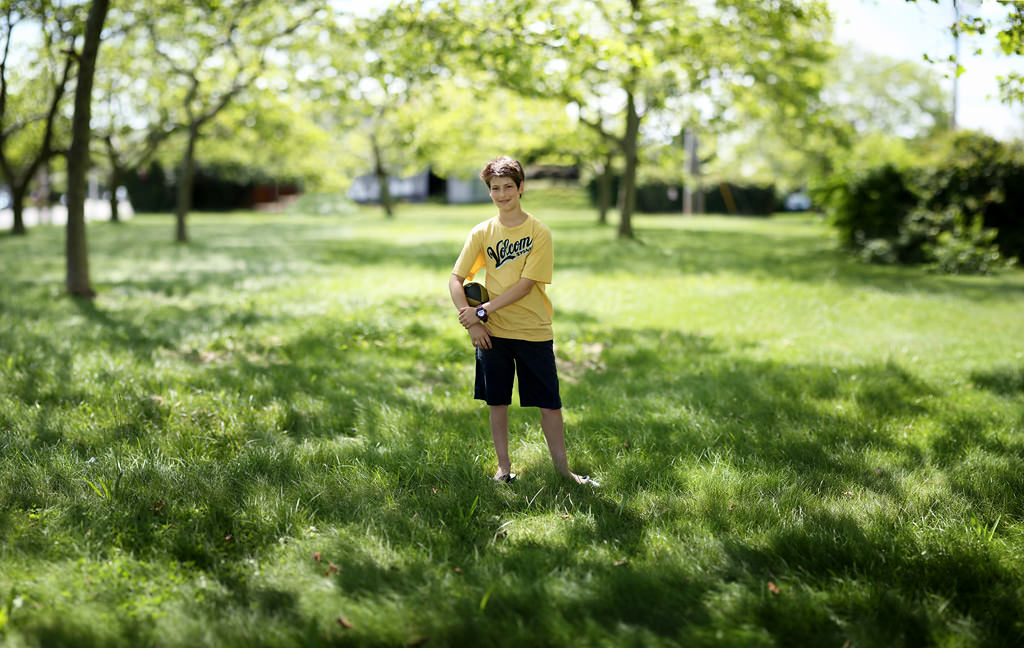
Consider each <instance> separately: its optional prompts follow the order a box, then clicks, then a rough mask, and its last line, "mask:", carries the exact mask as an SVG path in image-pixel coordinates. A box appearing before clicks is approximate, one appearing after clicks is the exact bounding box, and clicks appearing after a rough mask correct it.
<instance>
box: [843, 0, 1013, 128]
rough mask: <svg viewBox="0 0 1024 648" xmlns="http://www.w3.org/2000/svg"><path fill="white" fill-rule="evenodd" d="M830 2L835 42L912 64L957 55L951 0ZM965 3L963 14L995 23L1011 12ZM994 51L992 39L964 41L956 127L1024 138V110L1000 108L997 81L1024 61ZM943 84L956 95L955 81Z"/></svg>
mask: <svg viewBox="0 0 1024 648" xmlns="http://www.w3.org/2000/svg"><path fill="white" fill-rule="evenodd" d="M828 1H829V5H830V7H831V8H832V11H833V14H834V16H835V38H836V41H837V42H840V43H853V44H855V45H856V46H858V47H860V48H861V49H865V50H867V51H871V52H875V53H878V54H885V55H887V56H891V57H893V58H898V59H906V60H912V61H923V59H922V57H923V55H924V54H926V53H927V54H928V55H929V56H930V57H931V58H932V59H934V60H942V59H946V58H947V57H948V56H949V55H950V54H952V53H953V37H952V36H951V35H950V34H949V25H950V24H951V23H952V22H953V20H954V18H953V16H954V14H953V8H952V2H951V0H941V2H940V3H939V4H936V3H934V2H932V1H931V0H918V2H916V3H911V2H906V1H905V0H828ZM961 3H962V6H964V9H963V11H964V12H965V13H966V12H970V13H972V14H977V13H979V12H980V13H981V15H982V16H985V17H988V18H992V19H999V18H1000V17H1002V16H1005V15H1006V11H1007V10H1006V8H1005V7H1001V6H1000V5H999V4H998V3H996V2H995V1H994V0H961ZM979 48H981V49H982V50H984V53H983V55H981V56H977V55H975V54H974V50H976V49H979ZM996 50H997V43H996V40H995V37H994V36H992V35H989V36H985V37H964V38H962V39H961V46H960V56H961V60H962V64H963V66H964V67H965V68H966V69H967V71H966V72H965V73H964V74H962V75H961V76H960V81H959V86H960V88H959V106H958V110H957V123H958V124H959V125H960V126H962V127H964V128H971V129H977V130H981V131H984V132H986V133H989V134H991V135H993V136H995V137H998V138H1000V139H1010V138H1015V137H1017V138H1024V107H1022V106H1016V107H1012V108H1011V107H1008V106H1005V105H1003V104H1001V103H1000V102H999V97H998V95H999V86H998V82H997V80H996V78H997V77H998V76H1000V75H1005V74H1006V73H1007V72H1010V71H1012V70H1018V71H1024V60H1022V58H1021V57H1019V56H1018V57H1008V56H1005V55H1003V54H1002V53H996ZM926 65H927V64H926ZM940 69H941V68H940ZM947 69H948V68H947ZM944 84H945V85H944V87H946V88H947V89H950V93H951V96H952V81H950V80H945V81H944Z"/></svg>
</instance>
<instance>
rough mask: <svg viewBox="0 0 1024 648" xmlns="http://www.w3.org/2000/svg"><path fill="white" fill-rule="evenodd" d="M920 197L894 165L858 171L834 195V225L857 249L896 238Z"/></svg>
mask: <svg viewBox="0 0 1024 648" xmlns="http://www.w3.org/2000/svg"><path fill="white" fill-rule="evenodd" d="M917 202H918V197H917V195H916V194H915V193H914V192H913V190H912V189H911V188H910V186H909V182H907V180H906V179H905V177H904V173H903V172H901V171H900V170H899V169H898V168H896V167H895V166H893V165H892V164H884V165H882V166H880V167H876V168H871V169H866V170H863V171H858V172H856V173H855V174H854V175H853V176H852V177H850V178H849V179H848V180H846V182H845V184H844V185H843V186H842V187H840V188H839V189H838V191H836V192H835V194H834V195H833V196H832V204H831V214H830V216H831V222H832V225H833V226H834V227H835V228H836V231H837V232H838V234H839V239H840V241H842V243H843V244H844V245H846V246H847V247H850V248H853V249H856V248H859V247H862V246H864V245H865V244H866V243H867V242H868V241H871V240H873V239H885V240H892V239H895V238H896V237H897V236H898V235H899V232H900V226H901V225H902V223H903V221H904V220H905V219H906V217H907V214H909V213H910V210H911V209H913V207H914V206H915V205H916V204H917Z"/></svg>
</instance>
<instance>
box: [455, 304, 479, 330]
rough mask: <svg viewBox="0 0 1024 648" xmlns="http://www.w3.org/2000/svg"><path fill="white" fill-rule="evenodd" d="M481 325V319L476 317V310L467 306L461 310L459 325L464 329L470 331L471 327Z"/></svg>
mask: <svg viewBox="0 0 1024 648" xmlns="http://www.w3.org/2000/svg"><path fill="white" fill-rule="evenodd" d="M479 323H480V318H479V317H477V316H476V308H474V307H472V306H466V307H465V308H460V309H459V324H462V326H463V328H465V329H467V330H469V328H470V327H471V326H473V325H475V324H479Z"/></svg>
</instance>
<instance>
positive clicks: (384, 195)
mask: <svg viewBox="0 0 1024 648" xmlns="http://www.w3.org/2000/svg"><path fill="white" fill-rule="evenodd" d="M372 142H373V171H374V175H376V176H377V186H379V187H380V204H381V207H383V208H384V213H385V214H387V217H388V218H394V217H395V210H394V207H393V204H394V202H393V201H392V199H391V187H390V186H389V185H388V172H387V169H385V168H384V157H383V155H382V154H381V150H380V147H379V146H377V139H376V138H372Z"/></svg>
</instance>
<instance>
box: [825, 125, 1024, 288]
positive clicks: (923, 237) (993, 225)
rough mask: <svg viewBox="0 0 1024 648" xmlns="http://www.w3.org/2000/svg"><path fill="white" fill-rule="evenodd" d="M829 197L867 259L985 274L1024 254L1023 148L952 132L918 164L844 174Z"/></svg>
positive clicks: (846, 238)
mask: <svg viewBox="0 0 1024 648" xmlns="http://www.w3.org/2000/svg"><path fill="white" fill-rule="evenodd" d="M827 204H828V205H829V208H830V210H829V211H830V216H831V220H832V224H833V225H834V226H835V228H836V230H837V232H838V234H839V237H840V239H841V241H842V242H843V243H844V244H845V245H846V246H847V247H849V248H851V249H853V250H855V251H856V252H857V253H858V254H860V255H861V256H862V257H863V258H864V259H866V260H869V261H873V262H882V263H903V264H929V265H932V266H933V267H935V268H937V269H940V270H942V271H944V272H950V273H988V272H991V271H993V270H995V269H997V268H999V267H1003V266H1007V265H1012V264H1013V263H1014V262H1015V258H1016V257H1024V148H1022V147H1021V146H1019V145H1008V144H1004V143H1001V142H999V141H997V140H995V139H993V138H991V137H989V136H987V135H983V134H979V133H970V132H961V133H955V134H953V135H952V136H951V137H950V138H949V139H948V140H947V141H945V142H942V143H941V144H940V145H939V146H938V148H937V149H936V150H935V151H933V152H932V153H931V154H930V155H927V156H924V157H923V159H922V161H921V162H920V163H918V164H917V165H915V166H912V167H907V168H898V167H896V166H894V165H892V164H883V165H881V166H877V167H873V168H869V169H864V170H862V171H860V172H857V173H855V174H851V175H850V176H849V177H847V178H843V179H842V181H840V182H837V183H835V184H834V185H833V191H832V193H831V196H830V198H829V200H828V201H827Z"/></svg>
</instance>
